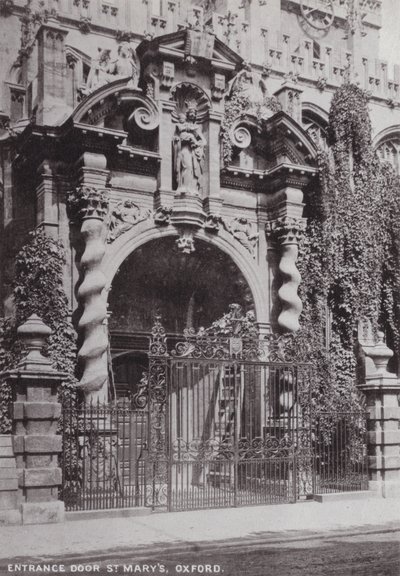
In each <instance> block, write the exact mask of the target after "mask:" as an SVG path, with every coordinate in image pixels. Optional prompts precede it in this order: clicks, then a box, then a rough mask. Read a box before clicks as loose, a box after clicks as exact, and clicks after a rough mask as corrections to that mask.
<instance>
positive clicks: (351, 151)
mask: <svg viewBox="0 0 400 576" xmlns="http://www.w3.org/2000/svg"><path fill="white" fill-rule="evenodd" d="M328 135H329V140H330V145H331V148H330V152H329V153H328V154H327V153H323V152H321V153H320V154H319V158H318V164H319V175H320V177H319V180H320V186H319V188H318V189H317V188H316V189H314V190H310V191H308V198H307V204H308V206H309V207H310V206H311V207H312V210H310V208H309V213H308V214H307V218H308V227H307V232H306V237H305V239H304V241H303V243H302V245H301V246H300V261H299V269H300V272H301V273H302V277H303V284H302V285H301V287H300V296H301V298H302V300H303V302H304V312H303V318H302V329H301V331H300V332H299V333H298V335H297V336H296V346H297V348H298V351H299V354H300V355H301V356H302V357H304V354H306V357H307V359H308V360H310V361H313V362H314V363H315V364H316V366H317V371H318V376H319V384H318V391H317V393H318V394H319V405H320V407H321V406H322V407H323V408H322V409H324V408H325V409H328V410H338V409H349V408H353V409H354V408H357V406H358V404H359V397H358V394H357V389H356V385H355V384H356V358H355V353H354V347H355V344H356V333H357V325H358V321H359V320H361V319H363V318H368V319H370V320H371V322H372V324H373V326H374V327H375V329H377V328H378V326H381V327H382V326H385V327H386V328H387V330H388V331H389V335H390V336H391V340H392V343H394V344H395V346H396V347H397V349H398V350H399V347H400V346H399V345H400V334H399V320H400V258H399V255H400V185H399V179H398V177H397V176H395V175H394V173H393V171H392V169H391V168H389V167H388V166H387V165H384V164H381V163H380V161H379V159H378V158H377V157H376V155H375V152H374V149H373V146H372V138H371V122H370V118H369V111H368V97H367V95H366V93H365V92H364V91H363V90H361V89H360V88H359V87H358V86H355V85H352V84H346V85H344V86H342V87H341V88H340V89H339V90H337V92H336V93H335V95H334V97H333V100H332V105H331V110H330V115H329V130H328ZM327 324H329V325H330V326H327ZM329 327H330V329H331V332H330V338H329V342H328V344H329V346H328V347H326V346H325V347H324V345H323V343H324V342H325V344H326V343H327V342H326V336H327V328H329Z"/></svg>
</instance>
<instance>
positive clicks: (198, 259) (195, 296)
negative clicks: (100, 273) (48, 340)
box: [108, 236, 255, 334]
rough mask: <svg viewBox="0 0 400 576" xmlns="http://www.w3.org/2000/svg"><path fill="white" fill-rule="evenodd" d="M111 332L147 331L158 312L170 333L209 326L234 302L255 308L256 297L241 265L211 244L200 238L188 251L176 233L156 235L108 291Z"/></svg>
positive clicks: (121, 270)
mask: <svg viewBox="0 0 400 576" xmlns="http://www.w3.org/2000/svg"><path fill="white" fill-rule="evenodd" d="M108 302H109V311H110V313H111V315H110V319H109V329H110V331H111V333H112V332H113V331H117V332H127V333H143V332H145V333H148V332H150V330H151V328H152V325H153V322H154V315H155V313H159V314H161V317H162V322H163V325H164V327H165V328H166V330H167V332H169V333H172V334H182V333H183V331H184V329H185V328H194V329H196V330H197V329H199V328H200V327H208V326H210V325H211V324H212V322H214V321H215V320H217V319H218V318H220V317H221V316H222V315H223V314H224V313H225V312H227V311H228V308H229V304H232V303H237V304H240V305H241V306H242V308H243V310H244V311H245V312H246V311H248V310H254V308H255V305H254V298H253V295H252V293H251V290H250V287H249V285H248V283H247V281H246V279H245V277H244V275H243V274H242V272H241V271H240V269H239V267H238V266H237V264H235V262H234V261H233V260H232V258H230V256H229V255H228V254H227V253H225V252H223V251H221V250H219V249H218V248H217V247H216V246H214V245H213V244H211V243H208V242H205V241H202V240H196V251H195V252H194V253H192V254H184V253H183V252H182V251H180V250H179V249H178V247H177V245H176V237H174V236H167V237H164V238H158V239H153V240H151V241H150V242H147V243H145V244H143V245H141V246H139V247H138V248H137V249H136V250H134V251H133V252H132V253H131V254H130V255H129V256H128V257H127V258H126V259H125V260H124V262H123V263H122V264H121V266H120V267H119V270H118V272H117V274H116V275H115V276H114V278H113V281H112V284H111V290H110V293H109V300H108Z"/></svg>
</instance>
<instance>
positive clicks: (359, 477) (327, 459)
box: [313, 410, 368, 494]
mask: <svg viewBox="0 0 400 576" xmlns="http://www.w3.org/2000/svg"><path fill="white" fill-rule="evenodd" d="M366 422H367V415H366V413H365V412H364V411H362V410H360V411H354V410H353V411H346V412H336V411H332V412H319V413H318V414H316V415H315V417H314V419H313V475H314V489H313V492H314V493H315V494H327V493H331V492H353V491H359V490H368V456H367V430H366Z"/></svg>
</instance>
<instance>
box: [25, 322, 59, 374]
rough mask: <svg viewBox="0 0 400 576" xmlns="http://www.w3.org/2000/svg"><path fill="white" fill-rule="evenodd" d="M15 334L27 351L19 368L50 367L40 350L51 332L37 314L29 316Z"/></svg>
mask: <svg viewBox="0 0 400 576" xmlns="http://www.w3.org/2000/svg"><path fill="white" fill-rule="evenodd" d="M17 334H18V336H19V337H20V338H21V339H22V340H23V342H24V344H25V346H26V348H27V350H28V354H27V356H26V357H25V358H24V359H23V360H22V361H21V362H20V364H19V365H20V366H22V365H24V366H26V367H27V366H28V365H30V366H33V365H38V364H39V365H42V366H43V365H51V363H50V361H49V360H48V358H45V357H44V356H43V355H42V349H43V347H44V345H45V344H46V340H47V338H48V337H49V336H50V335H51V334H52V330H51V329H50V328H49V327H48V326H46V324H45V323H44V322H43V320H42V319H41V318H39V316H38V315H37V314H31V316H29V318H28V320H27V321H26V322H24V324H22V325H21V326H19V327H18V328H17Z"/></svg>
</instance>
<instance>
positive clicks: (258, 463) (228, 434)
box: [148, 322, 313, 510]
mask: <svg viewBox="0 0 400 576" xmlns="http://www.w3.org/2000/svg"><path fill="white" fill-rule="evenodd" d="M311 379H312V368H311V366H309V365H306V364H301V365H299V364H296V365H295V364H292V363H284V362H282V361H281V360H279V358H278V351H277V350H273V349H272V347H271V342H268V341H266V340H264V341H259V340H254V339H248V340H246V339H240V338H214V337H212V336H210V335H209V334H207V335H201V334H200V335H199V334H191V333H190V332H188V333H186V338H185V340H184V341H183V342H179V343H178V344H176V345H175V347H174V348H173V349H172V350H170V351H169V350H168V349H167V343H166V337H165V332H164V330H163V327H162V326H161V324H160V323H159V322H157V323H156V325H155V327H154V330H153V339H152V344H151V347H150V365H149V419H150V433H149V453H148V463H149V467H150V469H151V471H152V472H151V474H152V483H151V502H149V503H151V505H152V506H153V507H164V506H165V507H167V508H168V509H169V510H187V509H198V508H216V507H227V506H242V505H253V504H269V503H279V502H294V501H296V500H297V499H298V498H299V496H301V495H305V494H308V493H309V494H311V493H312V490H313V482H312V479H313V474H312V469H313V458H312V443H313V440H312V427H311V418H310V408H311V402H310V390H311V387H310V384H311Z"/></svg>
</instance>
